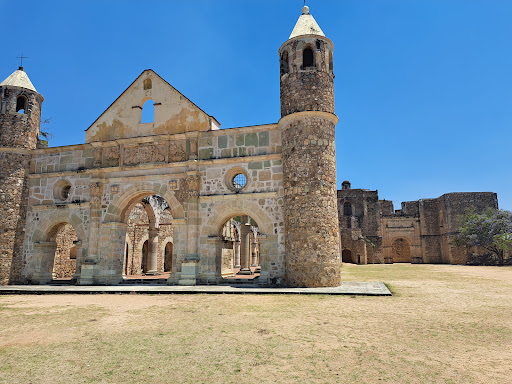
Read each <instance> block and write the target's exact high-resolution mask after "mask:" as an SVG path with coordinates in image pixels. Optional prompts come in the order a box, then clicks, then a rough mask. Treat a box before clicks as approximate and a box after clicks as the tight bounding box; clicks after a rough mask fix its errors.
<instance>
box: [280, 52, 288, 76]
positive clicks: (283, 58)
mask: <svg viewBox="0 0 512 384" xmlns="http://www.w3.org/2000/svg"><path fill="white" fill-rule="evenodd" d="M288 72H290V64H289V62H288V51H284V52H283V54H282V55H281V76H283V75H284V74H286V73H288Z"/></svg>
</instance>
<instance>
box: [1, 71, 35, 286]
mask: <svg viewBox="0 0 512 384" xmlns="http://www.w3.org/2000/svg"><path fill="white" fill-rule="evenodd" d="M43 100H44V99H43V97H42V96H41V95H40V94H39V93H38V92H37V91H36V89H35V88H34V86H33V85H32V82H31V81H30V79H29V78H28V76H27V74H26V73H25V71H24V69H23V67H20V68H19V69H18V70H16V71H14V72H13V73H12V74H11V75H10V76H9V77H8V78H7V79H5V80H4V81H3V82H2V83H0V284H9V283H12V282H18V281H19V280H20V276H21V268H22V247H23V238H24V233H25V232H24V227H25V219H26V212H27V204H28V173H29V169H30V159H31V156H32V155H31V150H32V149H36V147H37V141H38V138H39V127H40V123H41V104H42V102H43Z"/></svg>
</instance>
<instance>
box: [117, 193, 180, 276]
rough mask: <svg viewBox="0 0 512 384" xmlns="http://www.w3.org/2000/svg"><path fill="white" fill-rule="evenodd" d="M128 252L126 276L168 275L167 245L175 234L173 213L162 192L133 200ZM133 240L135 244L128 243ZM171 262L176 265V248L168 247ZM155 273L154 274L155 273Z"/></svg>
mask: <svg viewBox="0 0 512 384" xmlns="http://www.w3.org/2000/svg"><path fill="white" fill-rule="evenodd" d="M125 220H126V224H127V225H128V226H127V229H126V244H125V249H127V250H128V251H127V253H128V254H127V256H126V255H125V257H124V269H123V270H124V273H125V278H126V279H131V278H132V276H134V277H133V278H135V276H136V278H137V279H138V278H141V275H144V278H146V277H147V278H166V277H168V276H164V277H162V276H160V275H162V274H163V273H165V272H167V271H169V270H167V269H166V265H165V263H166V254H165V247H166V243H167V239H168V238H171V239H172V236H173V231H174V228H173V226H172V220H173V217H172V214H171V210H170V208H169V204H168V203H167V201H166V200H165V199H164V198H163V197H161V196H160V195H147V196H145V197H143V198H139V199H134V200H132V202H131V204H130V206H128V207H127V214H126V215H125ZM130 243H131V244H133V245H132V246H131V247H130V246H128V247H127V245H128V244H130ZM167 251H170V253H169V254H168V255H167V258H168V259H167V264H168V265H172V248H170V249H169V248H168V249H167ZM153 276H154V277H153Z"/></svg>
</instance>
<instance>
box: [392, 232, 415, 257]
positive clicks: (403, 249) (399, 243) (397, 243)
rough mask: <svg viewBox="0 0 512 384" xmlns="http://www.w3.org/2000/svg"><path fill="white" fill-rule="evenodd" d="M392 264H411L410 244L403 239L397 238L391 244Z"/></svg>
mask: <svg viewBox="0 0 512 384" xmlns="http://www.w3.org/2000/svg"><path fill="white" fill-rule="evenodd" d="M392 252H393V263H410V262H412V256H411V242H410V240H409V239H407V238H405V237H397V238H395V239H394V240H393V243H392Z"/></svg>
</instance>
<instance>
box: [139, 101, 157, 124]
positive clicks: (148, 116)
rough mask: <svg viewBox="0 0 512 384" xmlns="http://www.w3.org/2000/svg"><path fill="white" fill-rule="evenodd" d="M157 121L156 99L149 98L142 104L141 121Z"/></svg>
mask: <svg viewBox="0 0 512 384" xmlns="http://www.w3.org/2000/svg"><path fill="white" fill-rule="evenodd" d="M154 121H155V105H154V101H153V100H151V99H149V100H148V101H146V102H145V103H144V105H143V106H142V113H141V119H140V122H141V123H142V124H144V123H153V122H154Z"/></svg>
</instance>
